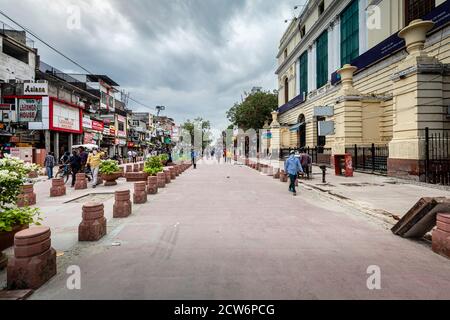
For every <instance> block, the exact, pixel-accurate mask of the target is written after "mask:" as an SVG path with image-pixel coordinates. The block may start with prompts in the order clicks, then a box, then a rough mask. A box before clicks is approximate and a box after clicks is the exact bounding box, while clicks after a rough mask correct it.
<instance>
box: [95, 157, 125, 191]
mask: <svg viewBox="0 0 450 320" xmlns="http://www.w3.org/2000/svg"><path fill="white" fill-rule="evenodd" d="M99 172H100V174H101V176H102V179H103V180H104V181H105V187H109V186H115V185H117V181H116V180H117V179H119V177H120V176H121V172H120V168H119V164H118V162H117V161H115V160H104V161H102V162H101V164H100V168H99Z"/></svg>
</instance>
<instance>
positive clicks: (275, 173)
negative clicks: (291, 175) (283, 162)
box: [273, 168, 280, 179]
mask: <svg viewBox="0 0 450 320" xmlns="http://www.w3.org/2000/svg"><path fill="white" fill-rule="evenodd" d="M273 178H274V179H280V169H277V168H274V169H273Z"/></svg>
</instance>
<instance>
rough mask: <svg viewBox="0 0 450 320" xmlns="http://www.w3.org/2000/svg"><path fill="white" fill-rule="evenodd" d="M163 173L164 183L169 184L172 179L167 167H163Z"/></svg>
mask: <svg viewBox="0 0 450 320" xmlns="http://www.w3.org/2000/svg"><path fill="white" fill-rule="evenodd" d="M164 175H165V176H166V184H169V183H170V182H171V181H172V178H171V174H170V171H169V170H168V169H165V170H164Z"/></svg>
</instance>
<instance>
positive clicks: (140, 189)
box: [133, 182, 147, 204]
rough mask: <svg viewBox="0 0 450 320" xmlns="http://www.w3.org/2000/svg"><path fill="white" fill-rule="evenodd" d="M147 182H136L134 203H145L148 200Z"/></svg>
mask: <svg viewBox="0 0 450 320" xmlns="http://www.w3.org/2000/svg"><path fill="white" fill-rule="evenodd" d="M146 187H147V184H146V183H145V182H136V183H135V184H134V194H133V203H134V204H143V203H146V202H147V190H146Z"/></svg>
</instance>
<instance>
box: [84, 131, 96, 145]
mask: <svg viewBox="0 0 450 320" xmlns="http://www.w3.org/2000/svg"><path fill="white" fill-rule="evenodd" d="M84 144H95V141H94V134H93V133H90V132H85V133H84Z"/></svg>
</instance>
